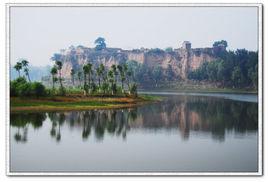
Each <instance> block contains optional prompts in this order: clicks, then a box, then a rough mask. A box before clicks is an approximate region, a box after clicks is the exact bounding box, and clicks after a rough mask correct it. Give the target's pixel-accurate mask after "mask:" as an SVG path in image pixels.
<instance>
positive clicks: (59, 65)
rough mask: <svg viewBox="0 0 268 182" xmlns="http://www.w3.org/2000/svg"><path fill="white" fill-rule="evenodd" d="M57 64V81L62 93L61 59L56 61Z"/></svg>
mask: <svg viewBox="0 0 268 182" xmlns="http://www.w3.org/2000/svg"><path fill="white" fill-rule="evenodd" d="M56 65H57V70H58V73H59V81H60V88H61V92H62V93H61V94H63V84H62V75H61V69H62V62H61V61H56Z"/></svg>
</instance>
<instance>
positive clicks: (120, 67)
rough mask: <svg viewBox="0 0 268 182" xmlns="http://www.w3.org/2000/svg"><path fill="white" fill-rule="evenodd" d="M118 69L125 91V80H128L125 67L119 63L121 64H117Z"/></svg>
mask: <svg viewBox="0 0 268 182" xmlns="http://www.w3.org/2000/svg"><path fill="white" fill-rule="evenodd" d="M117 69H118V71H119V74H120V79H121V88H122V92H124V81H125V80H126V75H125V71H124V67H123V66H122V65H120V64H119V65H117Z"/></svg>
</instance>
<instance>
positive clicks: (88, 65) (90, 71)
mask: <svg viewBox="0 0 268 182" xmlns="http://www.w3.org/2000/svg"><path fill="white" fill-rule="evenodd" d="M87 67H88V86H89V87H91V80H92V78H91V73H92V64H91V63H88V64H87Z"/></svg>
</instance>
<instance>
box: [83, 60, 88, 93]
mask: <svg viewBox="0 0 268 182" xmlns="http://www.w3.org/2000/svg"><path fill="white" fill-rule="evenodd" d="M83 72H84V90H85V91H86V93H87V91H88V86H87V74H88V73H89V67H88V65H87V64H86V65H84V66H83Z"/></svg>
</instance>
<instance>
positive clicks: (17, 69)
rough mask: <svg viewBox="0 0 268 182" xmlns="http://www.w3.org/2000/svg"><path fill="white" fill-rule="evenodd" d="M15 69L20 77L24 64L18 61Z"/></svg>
mask: <svg viewBox="0 0 268 182" xmlns="http://www.w3.org/2000/svg"><path fill="white" fill-rule="evenodd" d="M14 68H15V70H16V71H17V72H18V74H19V77H20V70H21V69H22V64H21V62H17V63H16V65H15V66H14Z"/></svg>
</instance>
